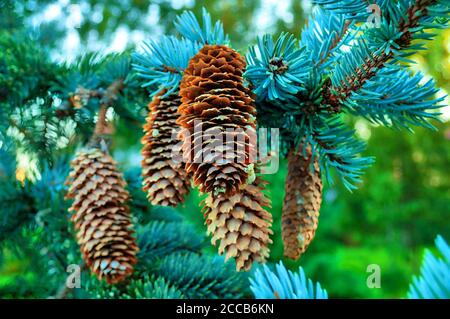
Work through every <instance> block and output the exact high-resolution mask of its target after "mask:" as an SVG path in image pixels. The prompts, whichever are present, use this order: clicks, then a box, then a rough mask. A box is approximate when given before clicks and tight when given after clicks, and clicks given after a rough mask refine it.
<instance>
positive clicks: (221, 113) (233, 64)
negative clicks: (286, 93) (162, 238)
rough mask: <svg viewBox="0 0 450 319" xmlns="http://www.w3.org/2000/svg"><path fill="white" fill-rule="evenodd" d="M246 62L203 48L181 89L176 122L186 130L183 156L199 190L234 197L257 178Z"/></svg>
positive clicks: (219, 49) (236, 55) (214, 48)
mask: <svg viewBox="0 0 450 319" xmlns="http://www.w3.org/2000/svg"><path fill="white" fill-rule="evenodd" d="M244 69H245V61H244V59H243V58H242V56H241V55H240V54H239V53H237V52H236V51H234V50H232V49H230V48H229V47H227V46H223V45H205V46H204V47H203V48H202V49H201V50H200V52H199V53H198V54H197V55H195V56H194V57H193V58H192V59H191V60H190V62H189V65H188V67H187V69H186V70H185V73H184V76H183V79H182V81H181V84H180V96H181V101H182V104H181V105H180V108H179V113H180V114H181V115H180V117H179V119H178V121H177V123H178V124H180V125H181V126H182V127H183V128H185V129H187V131H188V134H185V135H183V136H182V138H183V146H182V149H183V157H184V159H185V161H186V162H187V164H186V170H187V172H188V173H192V174H193V180H194V184H195V185H196V186H199V187H200V191H202V192H208V193H211V192H212V193H213V194H214V196H216V195H219V194H226V195H232V194H233V193H235V192H237V191H238V190H239V187H240V186H241V185H243V184H245V183H247V182H248V181H247V178H248V176H249V174H250V175H251V174H253V165H252V163H253V162H254V160H255V155H254V152H256V122H255V121H256V118H255V115H256V108H255V105H254V100H253V95H252V93H251V92H250V90H248V89H247V88H245V87H244V85H243V79H242V74H243V72H244Z"/></svg>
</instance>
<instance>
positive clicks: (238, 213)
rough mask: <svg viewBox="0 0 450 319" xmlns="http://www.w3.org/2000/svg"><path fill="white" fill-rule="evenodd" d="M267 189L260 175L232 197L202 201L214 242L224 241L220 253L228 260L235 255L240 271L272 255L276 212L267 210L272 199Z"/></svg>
mask: <svg viewBox="0 0 450 319" xmlns="http://www.w3.org/2000/svg"><path fill="white" fill-rule="evenodd" d="M263 190H264V183H263V182H262V181H261V180H260V179H259V178H256V179H255V181H254V182H253V184H247V185H243V186H242V188H241V189H240V190H239V191H238V192H237V193H235V194H234V195H232V196H230V197H227V196H224V195H221V196H218V197H217V198H214V197H213V196H212V195H211V194H209V195H208V197H207V198H206V199H205V200H204V201H203V203H202V204H203V205H204V207H203V212H204V216H205V224H206V225H207V227H208V234H212V239H211V243H212V244H213V245H215V244H216V242H217V241H218V240H219V241H220V245H219V254H221V255H222V254H223V253H225V259H226V260H228V259H229V258H231V257H234V259H235V260H236V269H237V270H238V271H240V270H245V271H247V270H249V269H250V268H251V267H252V264H253V262H254V261H256V262H264V261H265V259H266V258H267V257H268V256H269V247H268V246H269V244H271V243H272V240H271V239H270V235H272V234H273V232H272V230H271V229H270V227H271V226H272V215H271V214H270V213H269V212H267V211H266V208H269V207H270V200H269V199H267V198H266V197H265V195H264V193H263Z"/></svg>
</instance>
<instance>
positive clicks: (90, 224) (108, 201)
mask: <svg viewBox="0 0 450 319" xmlns="http://www.w3.org/2000/svg"><path fill="white" fill-rule="evenodd" d="M71 166H72V171H71V172H70V174H69V177H68V179H67V183H66V184H67V185H70V188H69V191H68V193H67V196H66V197H67V198H70V199H74V201H73V203H72V206H71V207H70V209H69V211H73V212H74V214H73V215H72V221H73V222H74V223H75V230H76V231H77V241H78V243H79V244H80V246H81V247H80V250H81V252H82V255H83V259H84V261H85V263H86V265H87V266H88V267H89V268H90V269H91V271H92V272H93V273H95V274H96V275H97V277H98V278H99V279H100V280H101V279H103V278H105V279H106V281H107V282H108V283H110V284H115V283H118V282H120V281H122V280H123V279H124V278H125V277H127V276H129V275H130V274H131V273H132V272H133V266H134V265H135V264H136V253H137V251H138V247H137V245H136V243H135V239H134V238H133V233H134V231H133V230H132V229H131V228H132V224H131V218H130V210H129V208H128V206H127V205H126V202H127V200H128V198H129V194H128V192H127V191H126V190H125V189H124V187H125V185H126V182H125V180H124V179H123V178H122V175H121V174H120V173H119V172H118V171H117V169H116V163H115V162H114V160H113V159H112V158H111V156H109V155H108V154H105V153H103V152H102V151H101V150H99V149H96V148H91V149H88V150H86V151H82V152H80V153H79V154H78V156H77V157H76V158H75V159H74V160H73V161H72V164H71Z"/></svg>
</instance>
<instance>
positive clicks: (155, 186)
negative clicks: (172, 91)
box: [141, 91, 189, 206]
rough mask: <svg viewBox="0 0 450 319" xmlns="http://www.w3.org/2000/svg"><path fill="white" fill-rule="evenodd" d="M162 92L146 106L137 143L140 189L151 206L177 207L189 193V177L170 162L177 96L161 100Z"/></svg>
mask: <svg viewBox="0 0 450 319" xmlns="http://www.w3.org/2000/svg"><path fill="white" fill-rule="evenodd" d="M164 93H165V91H162V92H160V93H159V94H158V95H156V96H155V97H154V99H153V101H152V102H151V103H150V104H149V114H148V116H147V119H146V124H145V125H144V132H145V135H144V137H143V138H142V140H141V142H142V144H143V148H142V157H143V160H142V175H143V189H144V191H145V192H147V198H148V199H149V201H150V202H151V203H152V204H153V205H162V206H177V205H178V204H179V203H181V202H183V201H184V196H185V195H186V194H188V193H189V177H188V175H187V173H186V171H185V169H184V164H183V163H182V162H181V161H180V162H176V161H174V159H173V156H172V151H173V150H174V149H175V148H176V147H177V144H178V142H179V141H178V139H177V138H172V131H173V129H174V128H175V127H177V124H176V120H177V118H178V107H179V105H180V98H179V97H178V95H170V96H168V97H164V98H161V96H162V95H163V94H164Z"/></svg>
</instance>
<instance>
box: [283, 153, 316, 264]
mask: <svg viewBox="0 0 450 319" xmlns="http://www.w3.org/2000/svg"><path fill="white" fill-rule="evenodd" d="M302 149H303V147H300V150H297V151H296V150H294V149H292V150H291V151H290V153H289V156H288V161H289V162H288V175H287V177H286V184H285V192H286V194H285V197H284V206H283V216H282V236H283V242H284V255H285V256H286V257H288V258H291V259H295V260H297V259H298V258H300V255H301V254H302V253H304V252H305V251H306V249H307V248H308V246H309V244H310V243H311V241H312V240H313V238H314V234H315V232H316V229H317V225H318V223H319V210H320V204H321V203H322V180H321V177H320V169H319V163H318V158H317V156H316V157H315V158H314V171H313V172H312V171H311V164H310V163H311V157H312V153H311V147H307V148H306V156H304V155H303V153H302Z"/></svg>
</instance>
